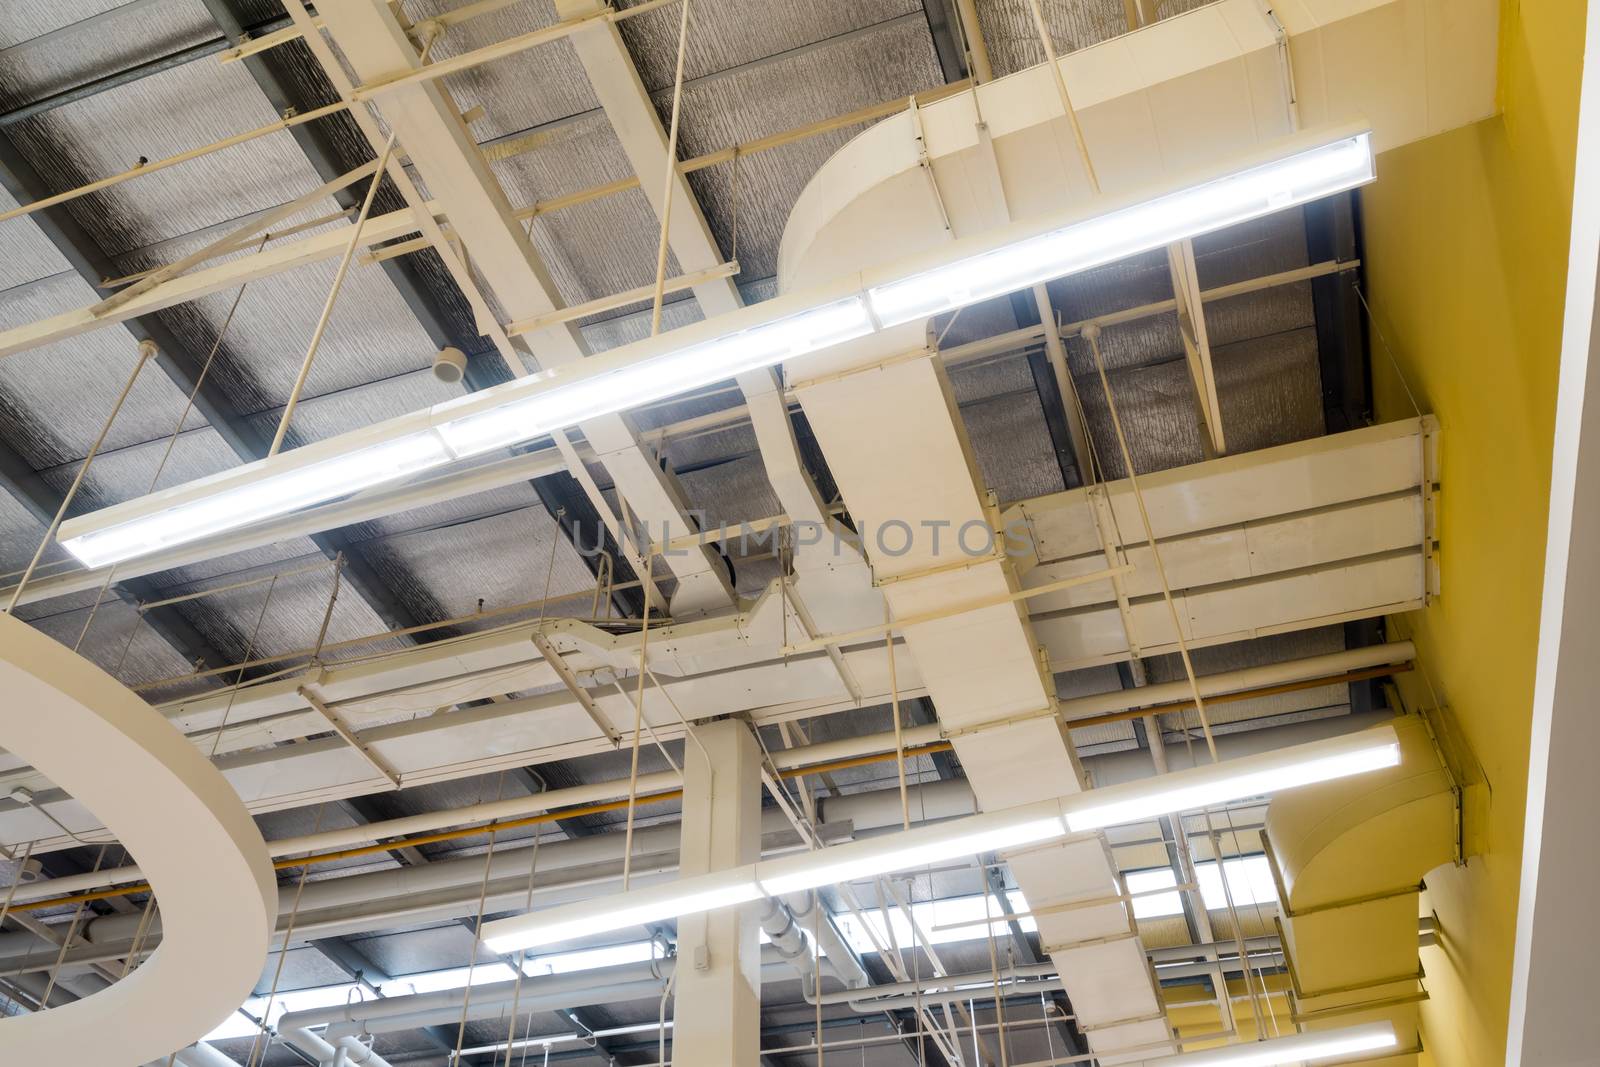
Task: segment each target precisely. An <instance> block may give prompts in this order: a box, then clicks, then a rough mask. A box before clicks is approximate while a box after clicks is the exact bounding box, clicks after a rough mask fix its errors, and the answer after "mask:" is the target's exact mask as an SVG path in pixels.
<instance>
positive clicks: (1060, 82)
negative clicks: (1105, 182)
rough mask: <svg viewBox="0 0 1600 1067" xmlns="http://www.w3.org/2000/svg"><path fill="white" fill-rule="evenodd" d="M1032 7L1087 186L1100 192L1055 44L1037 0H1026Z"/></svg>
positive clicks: (1098, 181) (1034, 21)
mask: <svg viewBox="0 0 1600 1067" xmlns="http://www.w3.org/2000/svg"><path fill="white" fill-rule="evenodd" d="M1028 3H1029V5H1030V6H1031V7H1032V8H1033V25H1034V27H1035V28H1036V29H1037V30H1038V31H1039V43H1040V44H1042V45H1043V46H1044V57H1045V61H1046V62H1047V63H1049V64H1050V74H1051V76H1052V77H1053V78H1055V82H1056V92H1057V93H1058V94H1060V96H1061V107H1062V109H1063V110H1065V111H1066V113H1067V121H1068V122H1069V123H1071V124H1072V140H1073V141H1074V142H1075V143H1076V144H1077V146H1078V156H1079V158H1081V159H1082V160H1083V172H1084V174H1086V175H1087V176H1088V178H1089V188H1091V189H1093V190H1094V192H1095V194H1096V195H1099V193H1100V176H1099V175H1097V174H1096V173H1095V170H1094V160H1092V159H1090V158H1089V145H1088V142H1086V141H1085V140H1084V139H1083V126H1082V125H1081V124H1080V123H1079V122H1078V110H1077V108H1075V107H1073V106H1072V96H1071V95H1070V94H1069V93H1068V92H1067V80H1066V79H1065V78H1063V77H1062V76H1061V61H1060V60H1058V59H1057V58H1056V46H1055V43H1054V42H1053V41H1051V40H1050V27H1049V26H1048V25H1047V24H1046V23H1045V21H1044V11H1043V10H1042V9H1040V7H1039V0H1028Z"/></svg>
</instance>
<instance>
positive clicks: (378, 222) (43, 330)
mask: <svg viewBox="0 0 1600 1067" xmlns="http://www.w3.org/2000/svg"><path fill="white" fill-rule="evenodd" d="M416 230H417V223H416V219H415V217H414V216H413V215H412V213H411V212H410V211H409V210H401V211H391V212H389V213H388V214H386V215H379V216H377V217H376V218H371V219H368V220H367V224H366V226H365V227H364V228H363V229H362V231H361V241H362V243H363V244H376V243H378V242H381V241H387V240H390V239H391V238H395V237H404V236H405V235H406V234H408V233H415V232H416ZM349 242H350V231H349V229H347V228H346V227H343V226H340V227H337V228H335V229H333V230H329V231H328V232H326V233H319V234H315V235H313V236H311V237H303V238H301V239H300V240H298V241H292V242H288V243H285V244H275V245H268V246H267V247H266V248H264V249H262V250H261V251H260V252H253V253H251V254H249V255H244V256H238V257H236V258H233V259H229V260H224V261H223V262H221V263H217V264H214V265H213V266H209V267H205V268H203V269H201V270H197V271H193V272H191V273H189V274H182V275H179V276H178V277H176V278H171V279H168V280H167V281H164V282H162V283H160V284H159V285H156V286H155V287H153V288H151V289H149V290H147V291H145V292H143V293H140V294H139V295H138V296H135V297H133V298H132V299H130V300H128V301H127V302H126V303H122V304H119V305H118V306H116V307H115V308H111V309H108V310H106V311H105V312H103V313H102V314H99V315H96V314H95V313H94V309H93V308H91V307H80V308H73V309H72V310H71V311H63V312H62V313H60V314H59V315H52V316H50V317H49V318H46V319H39V320H38V321H36V322H29V323H24V324H23V325H21V326H15V327H13V328H11V329H9V330H3V331H0V357H5V356H10V355H15V354H16V353H18V352H25V351H27V350H28V349H30V348H37V347H39V346H40V345H46V344H50V343H51V342H53V341H61V340H64V339H66V338H68V337H76V336H77V335H79V334H82V333H88V332H89V331H90V330H97V329H100V328H101V327H102V326H111V325H114V324H116V323H119V322H125V321H127V320H128V319H132V318H137V317H139V316H141V315H148V314H150V313H151V312H155V311H161V310H163V309H165V308H169V307H172V306H174V305H176V304H182V303H184V302H185V301H189V300H198V299H199V298H200V297H203V296H207V295H209V294H211V293H216V292H220V291H221V290H224V289H233V288H237V287H238V286H239V285H242V284H243V283H245V282H248V281H252V280H254V279H256V278H264V277H267V276H268V275H271V274H277V273H279V272H281V271H286V270H291V269H293V268H295V267H299V266H304V265H305V264H307V263H316V262H318V261H320V260H324V259H332V258H333V257H334V256H337V255H338V254H339V253H340V252H342V251H344V247H345V245H347V244H349Z"/></svg>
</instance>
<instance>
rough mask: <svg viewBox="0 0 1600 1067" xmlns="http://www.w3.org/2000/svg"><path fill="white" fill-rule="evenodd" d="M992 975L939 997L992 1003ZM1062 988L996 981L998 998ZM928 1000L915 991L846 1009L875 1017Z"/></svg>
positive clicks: (1054, 981)
mask: <svg viewBox="0 0 1600 1067" xmlns="http://www.w3.org/2000/svg"><path fill="white" fill-rule="evenodd" d="M993 979H994V976H993V974H984V975H983V977H982V979H981V981H982V982H983V985H982V986H979V987H974V988H972V989H963V990H961V991H960V992H959V993H956V994H954V995H952V994H949V993H944V994H940V996H941V997H942V998H945V999H952V1000H956V1001H962V1000H967V1001H975V1002H977V1003H979V1004H982V1003H985V1002H988V1001H992V1000H994V998H995V988H994V981H993ZM1062 988H1064V987H1063V986H1062V984H1061V979H1060V978H1039V979H1035V980H1033V981H1031V982H1012V981H1008V980H1007V979H1006V978H1004V977H1002V978H1001V979H1000V995H1001V996H1002V997H1023V996H1033V995H1037V994H1039V993H1048V992H1052V991H1055V990H1059V989H1062ZM930 999H931V998H924V997H923V996H922V995H920V994H917V993H915V992H912V993H903V994H901V995H900V996H897V997H883V998H882V999H877V1000H863V1001H854V1000H852V1001H850V1002H849V1003H850V1010H851V1011H853V1012H856V1013H857V1014H858V1015H876V1014H878V1013H879V1012H885V1011H899V1010H903V1009H915V1008H916V1007H918V1006H919V1005H924V1004H927V1003H929V1002H930Z"/></svg>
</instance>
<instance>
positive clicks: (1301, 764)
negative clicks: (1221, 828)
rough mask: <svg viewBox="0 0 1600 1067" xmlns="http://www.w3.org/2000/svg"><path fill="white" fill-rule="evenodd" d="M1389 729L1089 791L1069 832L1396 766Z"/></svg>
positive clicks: (1072, 815) (1070, 819) (1077, 801)
mask: <svg viewBox="0 0 1600 1067" xmlns="http://www.w3.org/2000/svg"><path fill="white" fill-rule="evenodd" d="M1399 763H1400V742H1399V738H1398V737H1397V736H1396V734H1395V732H1394V727H1392V726H1380V727H1378V728H1376V729H1373V730H1363V731H1361V732H1360V733H1355V734H1348V735H1346V736H1344V737H1334V738H1329V739H1327V740H1323V741H1313V742H1310V743H1309V744H1304V745H1293V746H1290V747H1288V748H1280V749H1277V750H1275V751H1272V752H1262V753H1258V754H1256V755H1253V756H1242V757H1240V758H1238V759H1232V760H1227V761H1226V762H1223V763H1213V764H1209V765H1207V766H1204V767H1196V768H1194V769H1192V770H1187V771H1179V772H1177V773H1175V774H1169V775H1165V776H1162V777H1158V778H1146V779H1141V780H1140V781H1137V782H1124V783H1121V784H1118V785H1113V786H1106V787H1104V788H1101V789H1091V790H1089V791H1087V792H1085V793H1080V794H1078V795H1077V796H1075V797H1073V798H1072V799H1071V800H1070V801H1068V802H1067V826H1068V827H1069V828H1070V829H1072V830H1073V831H1074V832H1078V831H1084V830H1098V829H1100V828H1101V827H1105V826H1115V825H1117V824H1119V823H1129V822H1139V821H1140V820H1143V819H1153V818H1156V817H1158V816H1161V815H1172V814H1175V813H1177V812H1180V811H1192V810H1194V809H1197V808H1205V807H1209V806H1210V805H1212V804H1223V803H1227V802H1228V801H1232V800H1242V799H1244V798H1246V797H1255V796H1265V795H1266V794H1269V793H1274V792H1277V791H1279V790H1283V789H1293V788H1295V787H1296V786H1302V785H1311V784H1313V783H1315V782H1327V781H1331V780H1332V779H1335V778H1344V777H1347V776H1349V775H1352V774H1362V773H1365V772H1367V771H1375V770H1381V769H1382V768H1385V767H1394V766H1398V765H1399Z"/></svg>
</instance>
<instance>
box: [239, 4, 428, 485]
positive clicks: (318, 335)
mask: <svg viewBox="0 0 1600 1067" xmlns="http://www.w3.org/2000/svg"><path fill="white" fill-rule="evenodd" d="M424 35H425V37H426V40H425V41H424V42H423V46H422V57H421V60H420V61H421V62H422V63H427V62H428V53H429V52H431V51H433V43H434V42H435V41H437V40H438V39H439V26H438V24H437V23H428V24H427V26H426V28H425V30H424ZM398 136H399V131H398V130H394V131H392V132H390V134H389V139H388V140H387V141H385V142H384V143H383V151H381V152H379V153H378V169H377V170H376V171H375V172H374V173H373V175H372V184H370V185H368V186H367V195H366V199H364V200H363V201H362V202H361V210H360V211H359V212H358V213H357V214H356V221H355V225H354V226H353V227H351V230H350V240H348V241H347V242H345V246H344V254H343V255H342V256H340V257H339V268H338V270H336V271H335V272H334V275H333V285H332V286H331V287H330V288H329V289H328V297H327V299H326V300H324V301H323V302H322V314H321V315H319V316H317V326H316V329H314V330H312V331H311V343H310V344H309V345H308V346H307V347H306V355H305V359H303V360H301V361H300V373H299V374H297V375H296V376H295V380H294V386H293V388H291V389H290V390H289V400H288V402H287V403H286V404H285V405H284V407H283V416H282V418H280V419H279V420H278V431H277V433H275V434H273V435H272V447H271V448H269V449H267V456H268V457H269V458H270V457H272V456H276V455H277V454H278V450H279V449H281V448H282V447H283V439H284V437H285V435H287V434H288V432H289V419H290V418H291V417H292V416H293V415H294V409H295V407H296V406H297V405H298V404H299V403H300V393H301V391H302V390H304V389H305V386H306V378H307V377H308V376H309V375H310V374H311V364H312V363H313V362H314V361H315V360H316V358H317V349H318V348H319V347H321V345H322V336H323V334H324V333H325V332H327V329H328V320H329V319H330V318H332V316H333V305H334V302H335V301H337V300H338V299H339V290H340V289H341V288H342V287H343V286H344V279H345V275H347V274H349V273H350V263H351V261H352V260H353V259H354V258H355V254H356V249H357V248H359V247H360V245H361V231H362V230H363V229H365V228H366V225H367V217H368V216H369V215H370V214H371V213H372V204H373V202H374V201H375V200H376V199H377V197H378V187H379V186H380V185H382V184H383V174H384V168H385V167H387V166H388V164H389V156H390V155H392V154H393V153H394V144H395V139H396V138H397V137H398Z"/></svg>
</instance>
